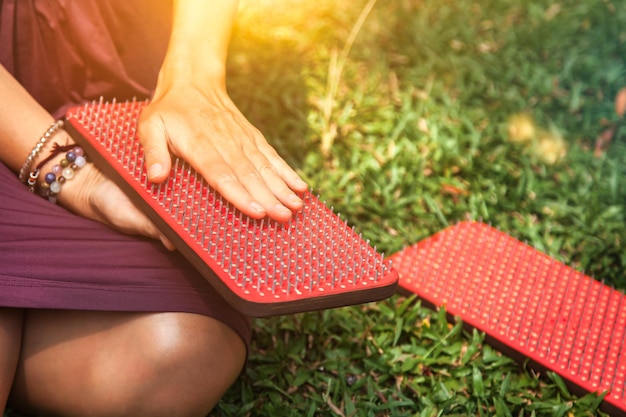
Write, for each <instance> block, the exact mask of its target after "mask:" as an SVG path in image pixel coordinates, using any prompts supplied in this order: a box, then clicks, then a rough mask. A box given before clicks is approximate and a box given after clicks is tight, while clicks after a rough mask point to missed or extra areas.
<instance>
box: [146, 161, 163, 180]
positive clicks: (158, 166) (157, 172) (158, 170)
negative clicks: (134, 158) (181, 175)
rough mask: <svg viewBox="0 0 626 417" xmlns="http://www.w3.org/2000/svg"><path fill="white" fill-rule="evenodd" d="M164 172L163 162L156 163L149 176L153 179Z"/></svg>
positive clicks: (149, 171)
mask: <svg viewBox="0 0 626 417" xmlns="http://www.w3.org/2000/svg"><path fill="white" fill-rule="evenodd" d="M162 172H163V167H162V166H161V164H154V165H152V166H151V167H150V169H149V170H148V178H150V179H152V178H154V177H158V176H159V175H161V173H162Z"/></svg>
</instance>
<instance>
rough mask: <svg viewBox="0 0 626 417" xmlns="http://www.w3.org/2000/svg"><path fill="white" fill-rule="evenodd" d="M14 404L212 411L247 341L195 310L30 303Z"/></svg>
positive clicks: (51, 408)
mask: <svg viewBox="0 0 626 417" xmlns="http://www.w3.org/2000/svg"><path fill="white" fill-rule="evenodd" d="M23 332H24V335H23V336H24V337H23V345H22V355H21V358H20V361H19V363H18V367H17V373H16V378H15V382H14V385H13V391H12V394H11V399H10V401H11V404H13V405H14V406H16V407H17V408H21V409H24V410H27V411H35V412H44V413H45V412H47V413H52V414H56V415H87V414H89V415H107V416H109V415H111V416H112V415H181V416H183V415H190V416H192V415H198V416H201V415H204V414H206V413H207V412H208V411H209V410H210V409H211V408H212V407H213V406H214V405H215V403H216V402H217V401H218V400H219V398H220V397H221V396H222V395H223V393H224V392H225V390H226V389H227V388H228V386H230V384H231V383H232V382H233V381H234V380H235V379H236V378H237V376H238V374H239V372H240V371H241V368H242V366H243V363H244V360H245V345H244V343H243V342H242V340H241V339H240V338H239V336H237V334H236V333H235V332H234V331H233V330H231V329H230V328H229V327H227V326H226V325H224V324H223V323H221V322H219V321H217V320H215V319H213V318H210V317H206V316H202V315H198V314H190V313H147V314H146V313H116V312H84V311H52V310H48V311H45V310H29V311H28V312H27V315H26V317H25V320H24V330H23Z"/></svg>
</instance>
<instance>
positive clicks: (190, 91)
mask: <svg viewBox="0 0 626 417" xmlns="http://www.w3.org/2000/svg"><path fill="white" fill-rule="evenodd" d="M236 11H237V3H236V2H234V1H231V0H219V1H216V2H213V3H212V7H207V5H206V4H205V2H204V1H203V0H189V1H187V2H181V3H179V4H178V7H177V8H176V10H175V15H174V20H173V28H172V35H171V37H170V43H169V46H168V50H167V53H166V56H165V59H164V62H163V65H162V67H161V70H160V72H159V80H158V83H157V87H156V90H155V93H154V96H153V98H152V101H151V103H150V105H149V106H148V107H147V108H146V109H144V111H143V113H142V115H141V118H140V121H139V138H140V141H141V143H142V145H143V147H144V151H145V155H146V166H147V167H148V168H147V169H148V177H149V179H150V180H151V181H154V182H160V181H163V180H164V179H165V178H167V175H168V174H169V171H170V167H171V157H172V156H177V157H181V158H182V159H184V160H185V161H187V162H188V163H189V164H191V166H193V167H194V168H195V169H196V170H197V171H198V172H199V173H200V174H201V175H202V176H203V177H204V178H205V179H206V180H207V182H208V184H209V185H210V186H211V187H212V188H214V189H215V190H216V191H217V192H219V193H220V194H221V195H222V196H223V197H224V198H226V199H227V200H228V201H230V202H231V203H232V204H233V205H234V206H235V207H237V208H238V209H239V210H241V211H242V212H243V213H245V214H247V215H249V216H251V217H253V218H262V217H264V216H266V215H267V216H269V217H270V218H273V219H276V220H279V221H285V220H289V219H290V218H291V215H292V213H293V211H297V210H299V209H300V208H301V207H302V201H301V200H300V198H299V197H298V196H297V193H298V192H304V191H306V189H307V185H306V183H305V182H304V181H302V179H301V178H300V177H299V176H298V174H296V172H295V171H294V170H293V169H291V168H290V167H289V166H288V165H287V163H286V162H285V161H284V160H283V159H282V158H281V157H280V156H279V155H278V154H277V152H276V151H275V150H274V149H273V148H272V147H271V146H270V145H269V144H268V142H267V141H266V139H265V138H264V137H263V135H262V134H261V133H260V132H259V131H258V130H257V129H256V128H255V127H254V126H252V125H251V124H250V122H249V121H248V120H247V119H246V118H245V117H244V116H243V114H241V112H240V111H239V109H238V108H237V107H236V106H235V104H234V103H233V102H232V100H231V99H230V97H229V96H228V93H227V91H226V70H225V67H226V55H227V49H228V39H229V37H230V28H231V27H232V21H233V19H234V16H235V14H236Z"/></svg>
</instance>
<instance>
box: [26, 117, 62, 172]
mask: <svg viewBox="0 0 626 417" xmlns="http://www.w3.org/2000/svg"><path fill="white" fill-rule="evenodd" d="M62 127H63V120H57V121H55V122H53V123H52V124H51V125H50V127H49V128H48V130H46V131H45V132H44V134H43V135H42V136H41V137H40V138H39V140H38V141H37V144H36V145H35V147H34V148H33V150H32V151H30V153H29V154H28V157H27V158H26V161H24V165H22V168H21V169H20V176H19V178H20V181H21V182H23V183H24V184H26V183H27V181H28V178H29V177H28V171H29V170H30V166H31V165H32V164H33V161H34V160H35V157H36V156H37V155H38V154H39V152H40V151H41V149H43V147H44V146H45V144H46V142H48V139H50V138H51V137H52V136H54V134H55V133H56V132H57V131H58V130H59V129H61V128H62Z"/></svg>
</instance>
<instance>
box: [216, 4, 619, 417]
mask: <svg viewBox="0 0 626 417" xmlns="http://www.w3.org/2000/svg"><path fill="white" fill-rule="evenodd" d="M248 3H249V4H248V6H247V7H246V8H245V9H244V13H243V15H242V17H241V19H240V21H239V22H238V26H237V28H236V30H235V33H234V40H233V44H232V48H231V49H232V52H231V56H230V78H229V89H230V91H231V93H232V95H233V97H234V99H235V101H236V102H237V103H238V104H239V105H240V106H241V108H242V110H243V111H244V112H245V113H246V114H247V115H248V117H249V118H250V119H251V120H252V121H253V123H254V124H256V125H257V126H258V127H259V128H260V129H261V130H262V131H263V132H264V133H265V134H266V136H267V137H268V139H269V140H270V141H271V142H272V143H273V144H274V145H275V146H276V147H277V149H279V151H280V152H281V153H282V154H283V155H284V156H285V157H286V158H287V159H288V160H289V161H290V162H291V163H292V164H293V165H294V166H295V167H297V168H298V169H299V171H300V172H301V173H302V175H303V176H304V177H305V178H306V179H307V181H308V182H309V183H310V185H311V186H312V187H313V188H314V189H315V190H316V191H317V192H319V193H320V194H321V196H322V198H323V199H325V200H326V201H327V202H328V204H329V205H333V206H334V207H335V209H336V211H339V212H341V213H342V215H343V216H344V217H346V218H347V219H348V221H349V222H350V223H351V224H353V225H355V226H356V227H357V228H358V229H359V230H360V231H362V232H363V234H364V236H365V237H366V238H368V239H370V240H371V241H372V243H373V244H376V245H377V247H378V248H379V249H380V250H381V251H384V252H385V253H387V254H391V253H394V252H396V251H398V250H400V249H402V248H403V247H405V246H407V245H410V244H412V243H415V242H417V241H419V240H421V239H424V238H426V237H428V236H430V235H432V234H433V233H435V232H437V231H439V230H441V229H443V228H444V227H446V226H448V225H450V224H454V223H455V222H457V221H460V220H465V219H481V220H483V221H486V222H489V223H491V224H493V225H494V226H497V227H498V228H500V229H501V230H503V231H505V232H506V233H508V234H510V235H512V236H514V237H516V238H518V239H520V240H523V241H527V242H528V243H529V244H531V245H533V246H534V247H536V248H538V249H539V250H541V251H543V252H546V253H547V254H549V255H550V256H553V257H555V258H556V259H558V260H560V261H562V262H565V263H567V264H568V265H571V266H573V267H575V268H577V269H580V270H584V271H586V272H587V273H588V274H590V275H593V276H595V277H596V278H598V279H601V280H604V281H606V282H607V283H609V284H611V285H614V286H616V287H618V288H620V289H622V290H624V289H626V272H625V270H626V247H625V242H624V236H626V221H625V204H626V132H622V135H621V137H618V138H616V139H615V140H614V142H613V143H612V144H611V145H610V147H609V148H608V150H607V151H606V152H605V153H604V154H603V155H602V156H600V157H596V156H594V153H593V149H594V145H595V138H596V137H597V136H598V135H599V134H600V132H602V131H603V130H604V128H605V127H606V125H607V124H608V123H612V122H615V120H616V115H615V114H614V110H613V98H614V96H615V94H616V93H617V91H618V90H619V89H620V88H621V87H623V86H626V7H624V6H623V5H622V3H621V1H618V0H613V1H611V0H563V1H561V2H558V3H554V2H552V1H548V0H525V1H514V0H481V1H478V0H474V1H472V0H393V1H392V0H379V1H378V2H377V3H376V4H375V5H374V8H373V9H372V11H371V13H370V14H369V15H368V16H367V19H366V20H365V22H364V25H363V27H362V28H361V30H360V31H359V33H358V36H357V37H356V39H355V41H354V43H353V44H350V45H347V40H348V39H349V38H350V34H351V31H352V30H353V28H354V27H355V22H356V21H357V19H358V17H359V15H360V14H361V13H362V11H363V10H364V7H365V6H366V4H368V2H367V0H354V1H350V2H336V1H331V0H317V1H315V2H305V1H302V0H283V1H281V2H278V1H274V2H272V1H270V0H257V1H250V2H248ZM266 3H267V5H269V6H267V5H266ZM346 46H350V47H351V48H350V49H349V51H348V49H347V47H346ZM347 52H349V54H347V55H346V53H347ZM520 113H524V114H527V115H530V116H531V117H532V118H533V119H534V120H535V123H536V125H537V127H538V129H541V130H543V131H546V132H548V133H549V134H551V135H552V136H555V135H556V136H560V137H562V138H564V140H565V142H566V144H567V154H566V155H565V156H564V157H563V159H561V160H560V161H559V162H557V163H555V164H549V163H546V162H544V160H543V159H542V155H541V154H538V153H537V152H536V151H534V148H532V147H529V146H525V145H523V144H520V143H517V142H513V141H512V140H511V137H510V135H509V133H508V132H509V119H510V117H511V116H513V115H515V114H520ZM623 130H626V129H623ZM253 337H254V340H253V344H252V348H251V352H250V360H249V363H248V366H247V368H246V370H245V372H244V374H243V375H242V376H241V378H239V380H238V381H237V382H236V383H235V385H234V386H233V387H232V388H231V389H230V390H229V392H228V393H227V394H226V396H225V397H224V399H223V400H222V402H221V403H220V404H219V406H218V407H217V408H216V410H215V411H214V412H213V413H212V415H214V416H316V417H318V416H319V417H321V416H346V417H348V416H420V417H421V416H424V417H431V416H442V415H446V416H468V415H472V416H474V415H476V416H492V415H497V416H596V415H602V413H601V412H600V411H598V404H599V399H598V398H597V397H595V396H594V395H588V396H584V397H582V398H581V397H576V396H574V395H572V394H570V393H569V392H568V390H567V388H566V387H565V385H564V382H563V380H562V379H561V378H560V377H558V376H557V375H555V374H551V373H546V374H538V373H535V372H533V371H532V370H531V369H529V368H528V367H527V366H526V364H524V363H517V362H514V361H513V360H511V359H509V358H507V357H506V356H503V355H501V354H500V353H499V352H497V351H496V350H494V349H493V348H491V347H489V346H488V345H486V344H485V343H484V336H483V335H482V334H480V333H476V332H473V333H468V332H465V331H464V330H463V327H462V323H460V322H459V321H453V322H451V323H450V322H448V321H447V320H446V318H445V312H443V311H432V310H429V309H426V308H424V307H422V306H421V304H420V302H419V301H416V300H414V299H412V298H406V297H403V296H400V295H396V296H393V297H391V298H390V299H388V300H385V301H383V302H380V303H372V304H368V305H364V306H355V307H346V308H340V309H334V310H329V311H321V312H314V313H306V314H297V315H293V316H285V317H276V318H271V319H258V320H254V335H253Z"/></svg>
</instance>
